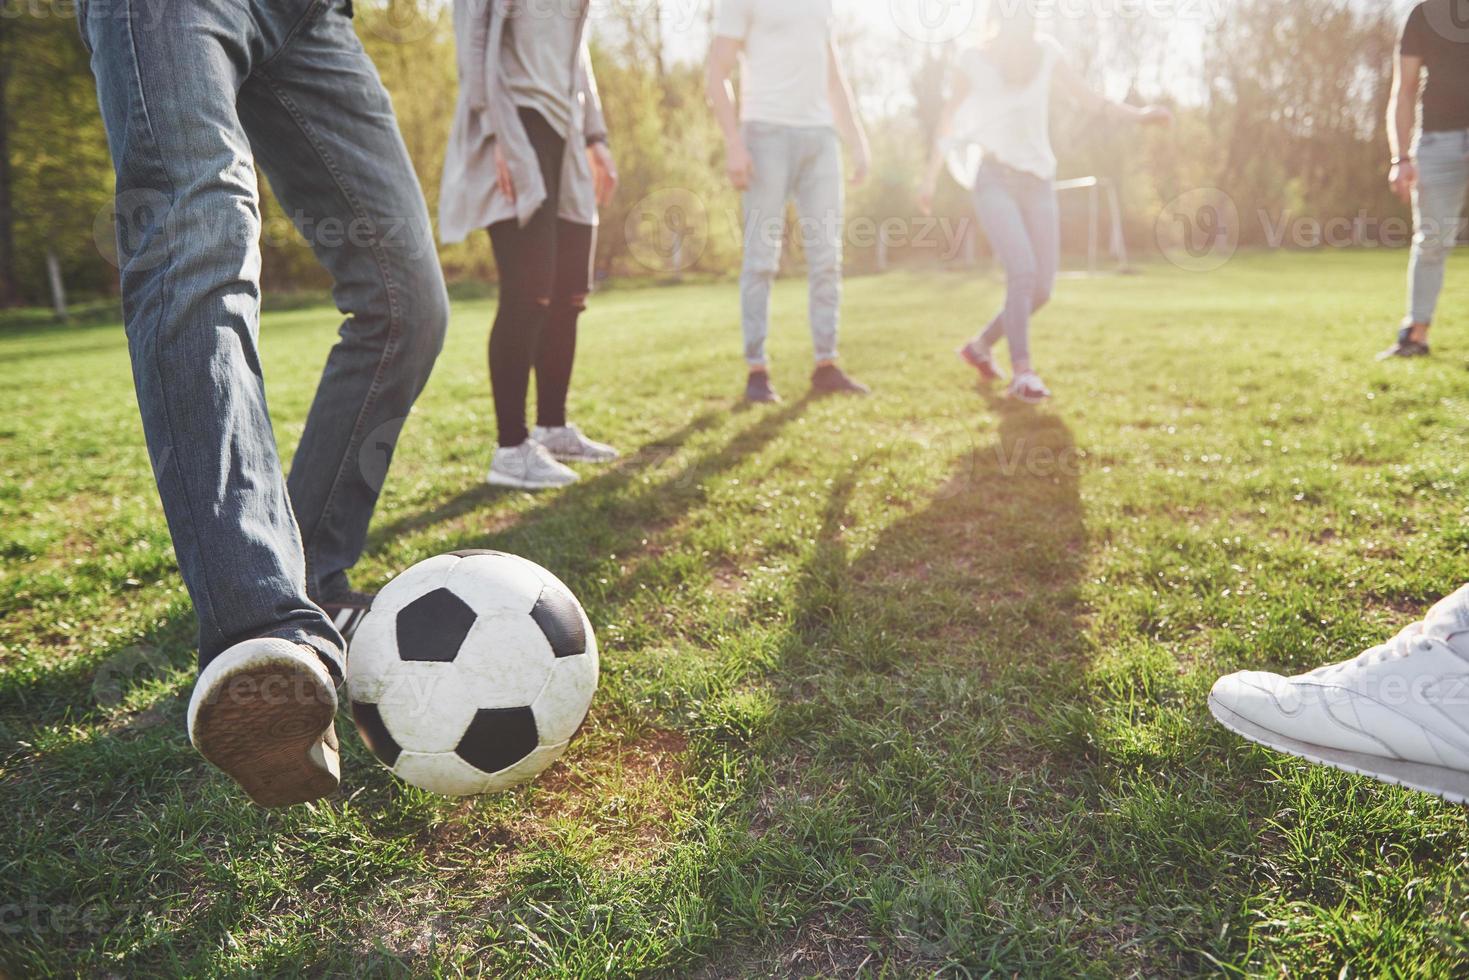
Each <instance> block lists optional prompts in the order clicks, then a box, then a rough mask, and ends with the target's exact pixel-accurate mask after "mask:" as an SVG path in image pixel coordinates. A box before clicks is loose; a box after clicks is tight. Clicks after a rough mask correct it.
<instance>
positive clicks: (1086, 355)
mask: <svg viewBox="0 0 1469 980" xmlns="http://www.w3.org/2000/svg"><path fill="white" fill-rule="evenodd" d="M1405 261H1406V255H1405V253H1401V252H1393V253H1385V252H1361V253H1331V254H1327V253H1320V254H1284V253H1282V254H1268V255H1267V254H1261V255H1245V256H1240V257H1237V258H1236V259H1235V260H1233V261H1232V262H1231V263H1229V264H1228V265H1226V266H1225V267H1224V268H1223V269H1221V270H1219V271H1216V272H1212V273H1208V274H1197V273H1188V272H1184V271H1181V270H1178V269H1174V268H1172V267H1171V266H1166V265H1156V266H1148V267H1146V268H1145V269H1144V273H1143V274H1142V275H1139V276H1135V277H1120V278H1105V279H1091V280H1066V281H1063V282H1062V283H1061V284H1060V287H1059V289H1058V292H1057V298H1056V301H1055V302H1054V303H1053V305H1052V306H1051V307H1049V308H1048V309H1046V310H1045V311H1044V312H1043V313H1042V314H1041V315H1040V317H1039V319H1038V321H1037V327H1036V342H1035V345H1036V353H1037V358H1038V363H1039V364H1040V366H1041V367H1042V368H1044V375H1045V377H1046V380H1047V382H1048V383H1050V385H1051V386H1052V388H1053V389H1054V390H1055V392H1056V396H1057V397H1056V399H1055V400H1054V402H1053V403H1052V404H1050V405H1047V406H1044V407H1041V408H1038V409H1031V408H1026V407H1023V406H1018V405H1015V404H1011V403H1008V402H1005V401H1003V400H1001V399H999V398H998V397H996V395H995V394H993V393H986V392H984V391H982V390H980V389H978V388H977V387H976V385H975V383H974V379H973V377H972V373H973V372H972V371H970V369H968V368H967V367H965V366H964V365H963V364H961V363H960V362H959V361H958V360H957V359H956V358H955V357H954V356H953V354H952V350H953V348H954V347H955V346H956V345H957V344H958V343H959V342H960V341H961V340H962V339H963V338H964V337H965V336H966V335H967V334H968V333H970V332H972V331H973V330H974V329H975V328H976V327H977V326H978V325H979V324H980V323H981V322H982V319H983V318H984V317H985V316H986V315H987V314H988V312H989V311H990V310H991V309H992V308H993V307H994V306H995V305H996V304H997V303H998V301H999V297H1000V293H1001V286H1000V284H999V282H998V281H997V280H995V279H993V278H986V277H983V276H972V275H965V274H959V273H940V272H931V273H893V274H889V275H886V276H882V277H874V278H862V279H854V280H851V281H850V282H849V283H848V287H847V293H846V301H845V310H846V319H845V323H844V349H845V351H846V363H847V366H848V368H849V369H850V370H851V371H852V372H853V373H854V374H855V375H857V376H858V377H860V378H862V379H863V380H865V381H867V382H869V383H870V384H871V385H872V386H873V388H874V395H873V397H871V398H869V399H866V400H860V401H855V400H846V399H826V400H808V399H803V398H802V397H801V395H802V394H803V392H804V388H805V382H806V374H807V359H808V358H809V341H808V339H807V336H806V331H805V326H804V308H805V303H804V290H803V286H802V284H801V283H800V282H798V281H785V282H782V283H781V284H780V285H779V287H778V290H777V294H776V304H777V313H776V324H775V328H774V335H775V340H774V344H773V348H774V355H775V358H776V361H775V372H774V378H775V381H776V384H777V386H778V387H779V388H780V389H781V390H782V391H783V392H784V393H785V395H786V396H787V400H786V402H785V403H784V404H781V405H775V406H768V407H761V408H758V409H753V410H746V409H744V408H742V407H739V406H738V404H737V402H736V396H737V395H738V393H739V391H740V390H741V387H742V384H743V377H742V370H741V366H740V363H739V358H738V351H739V337H738V325H737V320H738V317H737V309H736V304H737V302H738V299H737V290H736V288H735V287H734V286H733V285H732V284H701V285H689V286H680V287H663V288H636V289H634V288H629V289H614V290H611V291H608V292H606V293H605V294H603V295H600V296H598V297H596V298H595V299H594V301H593V304H592V309H591V312H590V313H589V314H588V315H587V317H586V319H585V320H584V321H583V322H584V328H583V332H582V340H581V350H580V353H579V362H578V366H577V376H576V379H575V380H574V383H573V391H572V398H573V405H572V414H573V417H574V419H575V420H576V421H578V422H579V423H580V424H581V425H582V426H583V428H584V429H585V430H586V431H587V432H588V433H590V434H591V435H593V436H594V437H596V438H603V439H608V440H610V441H611V442H613V443H615V444H616V445H618V446H620V447H621V448H622V449H623V450H624V451H625V453H626V456H625V458H624V459H623V460H622V461H621V462H620V463H618V464H616V465H614V466H611V467H608V468H605V469H602V470H593V469H585V470H584V480H583V482H582V483H581V484H579V485H577V486H575V487H573V488H570V489H568V490H566V491H564V492H560V493H552V494H546V495H540V496H533V495H529V494H522V493H508V492H497V491H493V490H491V489H489V488H488V487H486V486H484V485H483V483H482V480H483V476H484V470H485V468H486V466H487V465H488V462H489V455H490V449H491V445H492V442H493V438H492V419H491V417H490V415H491V413H490V404H489V395H488V386H487V382H486V379H485V374H486V369H485V363H484V361H485V353H484V351H485V339H486V335H487V332H488V325H489V321H490V318H491V316H492V305H491V304H489V303H487V302H485V301H475V302H468V303H463V304H459V305H458V306H457V307H456V310H455V314H454V321H453V326H452V332H451V337H450V340H449V343H448V346H447V348H446V350H445V352H444V355H443V358H442V360H441V362H440V367H439V370H438V373H437V375H436V376H435V378H434V380H433V381H432V382H431V384H430V386H429V389H428V391H427V393H426V394H425V397H424V399H423V401H422V402H421V403H420V407H419V409H418V410H417V411H416V413H415V415H414V417H413V419H412V421H411V422H410V423H409V426H408V428H407V429H406V431H405V434H404V440H403V442H402V444H401V448H400V452H399V456H398V459H397V461H396V463H395V466H394V469H393V473H392V475H391V477H390V479H389V481H388V484H387V487H386V490H385V493H384V496H383V500H382V504H381V507H380V510H379V513H378V519H377V522H376V525H375V530H374V534H373V537H372V541H371V544H370V548H369V553H368V555H367V557H366V559H365V560H364V562H363V564H362V565H361V566H360V568H359V570H358V573H357V576H356V579H355V583H356V584H357V585H359V586H363V587H376V586H378V585H380V584H381V583H382V582H384V581H386V580H387V579H388V578H389V577H390V576H391V575H392V574H393V572H394V571H395V570H397V569H402V568H404V567H406V566H408V565H409V564H412V563H413V562H415V561H417V560H419V559H422V558H425V557H427V556H429V555H432V554H435V553H438V552H443V551H450V550H454V549H458V548H474V547H493V548H499V549H503V550H508V551H513V552H516V553H519V554H523V555H526V556H527V557H530V558H532V559H534V560H536V561H539V562H541V563H542V564H544V565H546V566H547V567H549V568H550V569H551V570H552V571H554V572H555V573H556V574H558V575H560V576H561V577H562V578H563V579H565V580H566V582H567V583H568V584H569V585H571V587H572V588H573V589H574V590H575V591H576V592H577V593H578V594H579V595H580V597H581V598H582V600H583V602H584V603H585V604H586V606H587V609H588V612H589V614H590V615H591V617H592V620H593V622H594V623H595V624H596V625H597V629H598V636H599V639H600V642H601V645H602V651H603V652H602V658H603V659H602V666H603V680H602V687H601V690H600V692H599V694H598V697H597V700H596V701H595V703H594V705H593V709H592V714H591V717H590V719H589V721H588V724H587V726H586V727H585V728H584V730H583V733H582V737H581V739H580V740H579V741H578V742H577V743H576V744H575V745H574V746H573V748H572V750H571V751H570V752H569V753H568V755H567V757H566V758H565V759H564V760H563V761H562V762H561V763H558V764H557V765H556V766H555V767H554V768H553V769H551V770H550V771H548V772H547V773H546V774H545V775H544V776H543V777H542V778H541V779H539V780H538V781H536V782H534V783H532V784H530V785H528V786H525V787H522V788H520V789H518V790H516V791H514V792H511V793H508V794H503V795H498V796H492V797H485V798H479V799H471V800H446V799H439V798H435V797H432V796H429V795H427V794H424V793H422V792H419V791H416V790H413V789H410V788H408V787H406V786H404V785H402V784H400V783H398V782H397V781H396V780H394V779H393V778H392V777H391V776H390V775H389V774H388V773H387V772H386V771H385V770H383V769H382V768H381V767H379V766H378V765H377V764H376V763H375V762H374V761H373V759H372V758H371V756H370V755H369V754H368V753H367V751H366V749H365V748H364V747H363V745H362V744H361V741H360V739H358V737H357V736H356V734H355V732H353V731H352V729H351V722H350V720H349V719H348V718H347V716H346V715H343V717H342V718H341V719H339V726H338V727H339V731H341V733H342V736H343V769H344V781H343V786H342V789H341V790H340V792H339V793H337V794H336V795H335V796H334V797H332V798H331V799H329V800H327V801H323V802H322V803H320V804H318V805H313V806H306V807H298V808H295V809H293V810H290V811H286V812H267V811H263V810H259V809H256V808H253V807H252V806H251V805H250V804H249V803H248V802H246V801H245V799H244V797H243V796H242V795H241V794H240V793H239V792H237V791H236V790H235V789H234V788H233V786H232V784H230V783H229V782H228V780H226V779H225V778H224V777H223V776H221V775H219V774H217V773H216V772H214V771H213V770H211V769H210V768H209V767H208V766H207V765H206V764H205V763H204V762H203V761H202V760H201V759H200V758H199V757H198V756H197V755H196V754H195V753H194V752H193V751H192V749H191V748H190V746H189V743H188V738H187V735H186V733H185V731H184V711H185V706H186V704H187V699H188V695H189V691H190V683H191V680H192V676H193V661H194V651H193V643H192V638H191V633H192V629H193V624H192V614H191V611H190V606H189V602H188V598H187V596H186V595H185V594H184V592H183V589H182V585H181V584H180V582H179V579H178V577H177V574H176V570H175V566H174V561H173V555H172V551H171V549H170V546H169V543H168V536H167V533H166V529H165V526H164V522H163V518H162V515H161V512H160V510H159V507H158V504H157V498H156V495H155V493H154V490H153V487H152V481H151V475H150V470H149V466H148V461H147V457H146V454H145V452H144V450H143V444H142V435H141V431H140V426H139V423H138V420H137V415H136V409H135V404H134V401H133V395H132V389H131V382H130V378H129V371H128V363H127V356H126V351H125V343H124V340H123V336H122V331H121V329H120V328H119V327H117V326H115V325H100V326H92V327H78V328H49V329H39V328H36V327H26V326H16V327H12V328H9V329H0V385H3V388H4V390H5V392H6V403H7V405H8V406H9V407H8V408H7V410H6V412H5V413H4V417H3V419H0V554H3V556H4V572H3V579H0V617H3V618H0V801H3V808H4V813H5V816H6V821H5V826H4V828H3V829H0V868H3V871H4V878H5V881H6V883H7V886H6V889H5V893H6V895H5V899H4V905H3V906H0V912H3V915H0V963H3V964H6V965H8V967H9V969H10V970H12V971H14V972H15V973H16V974H19V975H30V974H44V973H51V972H55V973H65V974H76V973H80V974H84V975H104V974H117V975H124V974H125V975H159V974H169V975H172V974H191V975H217V974H221V973H259V974H266V975H278V974H297V973H305V974H312V975H320V974H324V973H339V974H349V975H354V976H358V975H387V976H396V975H405V976H406V975H424V974H444V975H454V974H459V973H467V972H481V971H483V972H487V973H491V974H498V975H524V974H538V975H545V976H592V975H596V976H604V975H626V974H650V973H651V974H664V975H678V976H690V975H692V976H700V977H716V976H717V977H725V976H738V977H743V976H749V977H766V976H772V975H782V976H788V975H796V976H803V975H831V974H853V973H861V974H864V975H866V974H870V975H889V976H893V975H901V976H912V975H921V974H925V975H926V974H931V973H943V974H957V975H977V974H981V973H987V972H991V971H993V972H997V973H1005V974H1015V973H1025V974H1038V973H1044V974H1054V975H1067V976H1072V975H1096V976H1115V975H1119V974H1124V975H1125V974H1137V975H1156V974H1160V973H1189V974H1192V973H1213V972H1218V971H1220V970H1223V971H1225V972H1228V973H1249V974H1255V973H1264V974H1276V973H1283V972H1289V973H1292V974H1300V975H1321V974H1326V973H1331V974H1336V973H1337V972H1338V971H1339V970H1341V969H1342V968H1343V967H1344V966H1346V967H1349V972H1350V973H1351V974H1353V975H1358V974H1361V975H1373V974H1384V973H1399V974H1402V973H1421V974H1440V975H1442V974H1448V973H1457V972H1461V971H1463V969H1464V968H1465V966H1464V965H1465V962H1466V957H1469V918H1466V917H1465V913H1464V909H1465V908H1466V907H1469V880H1466V874H1465V872H1466V865H1469V829H1466V823H1465V815H1464V811H1463V810H1462V809H1460V808H1457V807H1452V806H1448V805H1445V804H1442V803H1440V802H1439V801H1437V800H1435V799H1432V798H1429V797H1426V796H1421V795H1415V794H1412V793H1408V792H1405V791H1401V790H1398V789H1394V788H1390V787H1386V786H1381V785H1378V784H1376V783H1374V782H1371V781H1369V780H1365V779H1360V778H1355V777H1350V776H1346V775H1343V774H1339V773H1336V772H1335V771H1331V770H1326V769H1321V768H1316V767H1312V766H1308V765H1305V764H1300V763H1297V762H1296V761H1294V760H1290V759H1287V758H1285V757H1282V756H1279V755H1275V754H1272V753H1270V752H1266V751H1263V750H1258V749H1255V748H1253V747H1251V746H1249V745H1248V744H1246V743H1244V742H1242V741H1240V740H1238V739H1236V738H1234V737H1232V736H1230V735H1229V734H1227V733H1226V732H1224V731H1223V730H1222V729H1220V728H1219V727H1217V726H1216V725H1214V724H1213V722H1212V720H1211V719H1210V718H1209V715H1208V711H1207V709H1206V707H1205V703H1204V702H1205V694H1206V692H1207V690H1208V688H1209V685H1210V684H1211V683H1212V682H1213V680H1214V678H1215V677H1217V676H1218V675H1219V674H1220V673H1221V672H1224V671H1228V670H1232V669H1236V668H1239V667H1244V666H1252V667H1265V668H1271V669H1286V670H1289V671H1295V670H1298V669H1307V668H1310V667H1312V666H1315V665H1317V664H1318V663H1321V662H1324V661H1327V660H1336V659H1342V658H1344V657H1346V656H1349V655H1351V654H1354V653H1355V652H1357V651H1358V650H1360V649H1362V648H1363V647H1365V646H1368V645H1371V644H1373V643H1376V642H1379V641H1381V640H1383V639H1385V638H1386V637H1387V636H1389V635H1390V634H1391V633H1392V632H1395V631H1396V630H1397V629H1398V628H1400V627H1401V626H1402V625H1404V624H1406V623H1407V622H1409V621H1410V620H1412V619H1413V618H1416V617H1417V616H1418V615H1420V614H1421V611H1422V610H1423V609H1424V608H1426V606H1427V605H1428V604H1429V603H1431V602H1432V601H1433V600H1434V599H1435V598H1437V597H1438V596H1439V595H1441V594H1443V593H1446V592H1448V591H1450V590H1452V589H1454V588H1456V587H1457V586H1458V585H1459V584H1460V583H1461V582H1462V581H1463V580H1465V579H1466V578H1469V529H1466V527H1465V521H1464V516H1465V509H1466V500H1469V469H1466V463H1465V458H1466V454H1465V446H1466V443H1469V375H1466V370H1465V369H1466V363H1469V354H1466V352H1469V344H1466V342H1465V341H1464V337H1463V333H1462V327H1463V325H1464V324H1465V323H1466V322H1469V316H1466V313H1465V311H1466V309H1469V289H1466V286H1465V279H1464V278H1462V277H1459V278H1451V281H1450V287H1449V290H1448V292H1447V293H1446V295H1445V297H1444V309H1445V312H1446V314H1447V315H1446V316H1445V317H1444V319H1443V320H1442V322H1441V323H1440V325H1439V326H1438V327H1437V328H1436V343H1437V345H1438V347H1437V350H1436V352H1435V356H1434V357H1433V358H1431V359H1425V360H1420V361H1414V362H1404V363H1390V364H1379V363H1376V362H1375V361H1374V360H1373V359H1372V355H1373V353H1374V352H1375V351H1376V350H1378V349H1379V348H1381V347H1382V346H1385V345H1386V344H1387V342H1388V341H1389V340H1390V338H1391V333H1392V328H1393V327H1394V325H1395V323H1396V320H1397V318H1398V315H1399V310H1400V307H1401V303H1402V297H1401V294H1402V288H1403V275H1404V263H1405ZM334 317H335V314H334V313H333V312H332V311H331V310H329V309H327V308H321V307H318V308H309V309H302V310H296V311H291V312H280V313H274V314H269V315H267V317H266V318H265V323H264V326H263V328H262V335H263V336H262V344H263V350H264V359H265V365H266V376H267V379H268V384H269V387H270V395H271V399H272V408H273V411H274V413H275V415H276V420H277V434H278V436H279V438H280V440H281V443H282V446H283V448H284V449H285V450H286V451H289V449H290V447H293V446H294V444H295V442H296V439H297V437H298V436H299V434H300V429H301V422H302V419H303V417H304V414H305V411H306V408H307V405H308V403H309V399H310V397H311V394H312V391H313V388H314V383H315V379H316V375H317V373H318V371H319V370H320V366H321V363H322V361H323V358H324V356H325V352H326V350H327V348H328V346H329V345H330V344H331V343H332V341H333V339H334V334H333V323H334Z"/></svg>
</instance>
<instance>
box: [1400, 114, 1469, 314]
mask: <svg viewBox="0 0 1469 980" xmlns="http://www.w3.org/2000/svg"><path fill="white" fill-rule="evenodd" d="M1417 155H1418V186H1417V187H1416V188H1414V191H1413V252H1412V256H1411V258H1410V259H1409V260H1408V319H1409V320H1410V321H1411V322H1414V323H1431V322H1432V321H1433V314H1434V310H1435V309H1436V308H1437V306H1438V297H1439V293H1440V292H1442V291H1443V282H1444V268H1445V265H1446V264H1447V262H1448V258H1449V253H1450V252H1452V251H1453V249H1454V244H1455V242H1456V241H1457V239H1458V236H1459V228H1460V225H1461V224H1462V222H1463V218H1462V217H1461V215H1462V212H1463V210H1464V198H1465V193H1466V190H1469V130H1461V131H1454V132H1433V133H1424V134H1423V135H1422V136H1421V137H1420V138H1419V142H1418V150H1417Z"/></svg>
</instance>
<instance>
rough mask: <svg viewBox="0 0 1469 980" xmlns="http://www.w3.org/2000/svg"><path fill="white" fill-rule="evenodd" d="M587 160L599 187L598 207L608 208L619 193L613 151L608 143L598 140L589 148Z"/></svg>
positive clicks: (595, 182)
mask: <svg viewBox="0 0 1469 980" xmlns="http://www.w3.org/2000/svg"><path fill="white" fill-rule="evenodd" d="M587 159H588V160H590V161H591V163H592V181H593V183H594V184H596V187H597V206H598V207H606V206H607V205H608V204H610V203H612V195H613V194H615V193H617V181H618V177H617V164H616V163H615V162H614V161H613V159H612V150H611V149H610V148H609V147H608V146H607V144H606V142H604V141H602V140H598V141H597V142H595V143H593V144H592V145H591V146H588V147H587Z"/></svg>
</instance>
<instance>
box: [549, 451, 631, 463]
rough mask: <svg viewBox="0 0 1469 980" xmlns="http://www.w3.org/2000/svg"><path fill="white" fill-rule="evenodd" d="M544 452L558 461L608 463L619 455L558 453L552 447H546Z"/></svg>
mask: <svg viewBox="0 0 1469 980" xmlns="http://www.w3.org/2000/svg"><path fill="white" fill-rule="evenodd" d="M546 452H548V453H550V454H551V458H552V459H554V460H556V462H558V463H610V462H612V461H613V460H616V459H618V458H619V455H620V454H618V453H615V452H614V453H613V454H612V455H611V456H604V455H601V454H599V453H560V452H557V451H556V450H554V449H547V450H546Z"/></svg>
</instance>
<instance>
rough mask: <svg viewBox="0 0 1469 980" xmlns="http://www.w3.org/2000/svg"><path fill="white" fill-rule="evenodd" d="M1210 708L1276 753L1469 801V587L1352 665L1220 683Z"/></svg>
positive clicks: (1250, 674)
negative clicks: (1291, 674) (1286, 675)
mask: <svg viewBox="0 0 1469 980" xmlns="http://www.w3.org/2000/svg"><path fill="white" fill-rule="evenodd" d="M1209 710H1210V711H1211V712H1213V714H1214V717H1215V718H1216V719H1217V720H1218V721H1219V723H1220V724H1222V725H1223V726H1224V727H1225V728H1228V729H1229V730H1231V731H1233V732H1235V733H1237V734H1239V735H1243V736H1244V737H1245V738H1248V739H1250V740H1251V741H1254V742H1259V743H1260V744H1261V745H1266V746H1269V747H1270V748H1272V749H1276V750H1278V751H1281V752H1286V753H1288V754H1290V755H1294V756H1299V757H1301V758H1303V759H1309V760H1310V761H1312V762H1320V763H1324V764H1325V765H1328V766H1335V767H1336V768H1338V769H1345V770H1346V771H1347V772H1355V773H1360V774H1362V775H1364V776H1371V777H1373V778H1374V779H1380V780H1382V781H1383V782H1388V783H1396V784H1398V785H1402V786H1406V787H1408V788H1410V789H1417V790H1422V791H1424V792H1426V793H1432V794H1434V795H1435V796H1440V797H1443V798H1444V799H1445V800H1448V801H1450V802H1453V803H1465V802H1469V586H1464V587H1463V588H1461V589H1459V591H1457V592H1455V593H1454V594H1453V595H1451V596H1449V597H1448V598H1446V599H1443V600H1441V601H1440V602H1439V603H1438V604H1437V605H1435V606H1434V607H1433V608H1432V609H1431V610H1429V612H1428V616H1427V617H1426V618H1425V619H1424V621H1423V622H1421V623H1414V624H1413V625H1411V626H1409V627H1408V628H1407V629H1405V630H1403V631H1402V632H1401V633H1399V634H1398V635H1397V636H1395V637H1393V638H1392V639H1391V640H1389V641H1388V642H1387V643H1384V644H1382V645H1381V646H1375V647H1373V648H1372V649H1370V650H1368V651H1366V652H1365V653H1363V654H1361V655H1360V656H1358V657H1355V658H1353V659H1351V660H1347V661H1343V662H1342V663H1339V664H1331V665H1329V666H1326V667H1318V668H1317V669H1316V670H1313V671H1311V672H1310V673H1308V674H1300V675H1298V676H1295V677H1281V676H1280V675H1278V674H1269V673H1263V672H1260V671H1241V672H1240V673H1237V674H1230V675H1229V676H1228V677H1221V678H1220V679H1219V680H1218V681H1217V682H1216V683H1215V684H1214V689H1213V690H1212V691H1210V692H1209Z"/></svg>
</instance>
